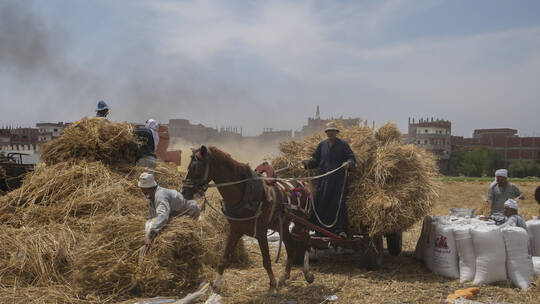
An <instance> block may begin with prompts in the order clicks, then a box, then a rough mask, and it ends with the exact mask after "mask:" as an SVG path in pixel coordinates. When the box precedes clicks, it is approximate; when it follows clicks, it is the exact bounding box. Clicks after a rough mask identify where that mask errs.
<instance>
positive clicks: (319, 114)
mask: <svg viewBox="0 0 540 304" xmlns="http://www.w3.org/2000/svg"><path fill="white" fill-rule="evenodd" d="M315 119H321V112H319V105H317V112H315Z"/></svg>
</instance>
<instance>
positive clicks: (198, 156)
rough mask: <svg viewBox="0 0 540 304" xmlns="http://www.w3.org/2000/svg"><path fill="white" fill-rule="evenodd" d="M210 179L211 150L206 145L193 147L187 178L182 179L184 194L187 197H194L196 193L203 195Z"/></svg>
mask: <svg viewBox="0 0 540 304" xmlns="http://www.w3.org/2000/svg"><path fill="white" fill-rule="evenodd" d="M210 180H211V177H210V151H208V149H207V148H206V146H201V147H200V148H199V149H197V150H194V149H193V153H192V154H191V160H190V162H189V166H188V171H187V175H186V179H184V180H183V181H182V195H183V196H184V198H186V199H193V196H194V195H195V194H198V195H200V196H203V195H204V193H205V192H206V189H208V183H209V182H210Z"/></svg>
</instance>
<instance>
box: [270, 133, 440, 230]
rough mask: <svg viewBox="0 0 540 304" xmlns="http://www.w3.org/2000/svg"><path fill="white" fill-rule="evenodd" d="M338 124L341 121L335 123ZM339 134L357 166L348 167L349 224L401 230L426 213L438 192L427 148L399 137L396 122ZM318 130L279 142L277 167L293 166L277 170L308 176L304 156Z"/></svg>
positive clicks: (308, 154) (321, 136)
mask: <svg viewBox="0 0 540 304" xmlns="http://www.w3.org/2000/svg"><path fill="white" fill-rule="evenodd" d="M338 124H339V123H338ZM338 137H339V138H341V139H344V140H345V141H347V142H348V143H349V145H350V146H351V149H352V150H353V152H354V154H355V157H356V161H357V168H356V169H355V170H354V171H350V172H349V197H348V198H347V209H348V216H349V224H350V225H351V226H352V229H353V230H354V231H355V232H360V231H362V229H363V227H366V226H368V227H369V229H368V232H369V234H370V235H380V234H387V233H393V232H398V231H403V230H406V229H408V228H410V227H411V226H412V225H413V224H414V223H416V222H417V221H418V220H420V219H422V218H423V217H424V216H425V215H427V214H428V213H429V212H430V210H431V207H432V202H433V199H434V198H435V197H436V192H435V190H436V184H435V182H434V181H433V179H432V177H433V176H434V175H435V174H436V172H437V167H436V165H435V162H434V159H433V157H432V156H431V154H429V153H427V152H425V151H424V150H422V149H419V148H417V147H415V146H413V145H403V144H401V143H400V139H401V133H400V132H399V130H398V129H397V127H396V126H395V125H394V124H386V125H384V126H383V127H381V128H380V129H379V130H377V131H375V130H373V129H371V128H369V127H363V126H354V127H343V126H340V133H339V134H338ZM325 138H326V135H325V134H324V133H320V134H317V135H314V136H311V137H308V138H305V139H304V140H303V142H283V143H281V144H280V151H281V154H280V155H278V156H276V157H274V158H271V159H270V160H271V162H272V165H273V166H274V167H275V168H276V169H280V168H287V167H289V166H291V168H289V169H287V170H283V171H282V172H280V176H295V177H301V176H312V175H315V174H316V172H315V171H314V170H305V169H303V168H302V166H301V165H300V162H301V160H302V159H309V158H311V156H312V154H313V152H314V151H315V149H316V148H317V145H318V144H319V142H320V141H321V140H323V139H325Z"/></svg>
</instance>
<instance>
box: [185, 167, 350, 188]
mask: <svg viewBox="0 0 540 304" xmlns="http://www.w3.org/2000/svg"><path fill="white" fill-rule="evenodd" d="M344 166H345V165H341V166H339V167H337V168H336V169H334V170H332V171H328V172H326V173H324V174H321V175H316V176H307V177H250V178H246V179H242V180H238V181H234V182H226V183H220V184H215V183H209V184H208V185H207V187H209V188H210V187H212V188H214V187H226V186H232V185H237V184H241V183H245V182H249V181H252V180H264V181H295V180H303V181H310V180H316V179H319V178H323V177H325V176H328V175H330V174H334V173H335V172H337V171H338V170H340V169H341V168H343V167H344ZM205 171H206V172H205V179H206V177H207V176H208V165H207V168H206V170H205ZM183 186H184V187H187V188H193V187H195V185H194V184H192V182H191V181H188V180H186V181H184V184H183Z"/></svg>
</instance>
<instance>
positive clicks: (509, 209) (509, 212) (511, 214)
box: [499, 199, 527, 230]
mask: <svg viewBox="0 0 540 304" xmlns="http://www.w3.org/2000/svg"><path fill="white" fill-rule="evenodd" d="M504 215H505V216H506V218H505V221H504V223H503V224H502V225H500V226H499V227H500V228H504V227H521V228H523V229H525V230H527V223H526V222H525V220H524V219H523V218H522V217H521V215H519V214H518V203H517V202H516V201H515V200H513V199H508V200H507V201H506V202H504Z"/></svg>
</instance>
